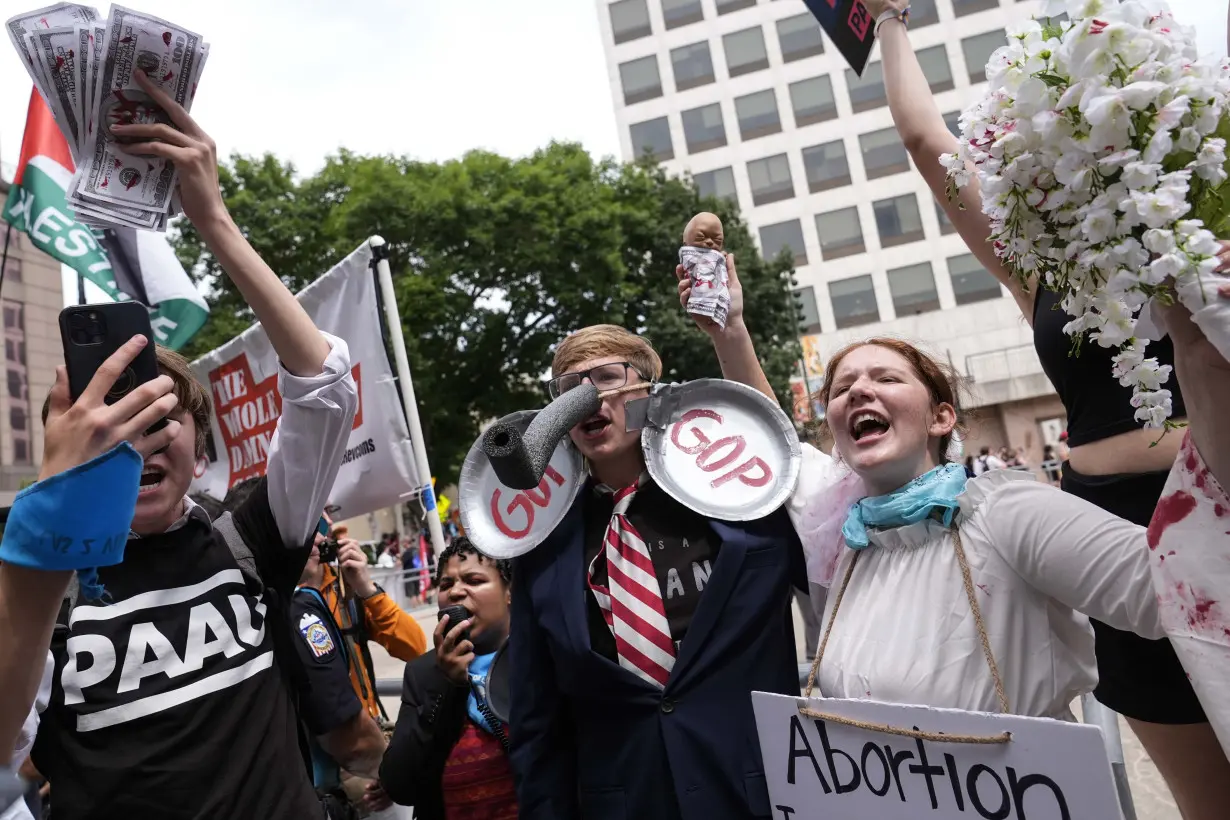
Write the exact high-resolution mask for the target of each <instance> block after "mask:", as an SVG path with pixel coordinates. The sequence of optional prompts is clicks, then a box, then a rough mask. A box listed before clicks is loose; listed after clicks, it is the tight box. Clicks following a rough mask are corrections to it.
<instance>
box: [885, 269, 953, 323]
mask: <svg viewBox="0 0 1230 820" xmlns="http://www.w3.org/2000/svg"><path fill="white" fill-rule="evenodd" d="M888 291H889V293H891V294H892V295H893V310H895V311H896V312H897V316H899V317H900V316H909V315H911V314H918V313H926V312H927V311H929V310H939V309H940V297H939V294H938V293H936V292H935V276H934V275H932V273H931V263H930V262H920V263H919V264H917V265H909V266H907V267H904V268H894V269H893V270H890V271H889V272H888Z"/></svg>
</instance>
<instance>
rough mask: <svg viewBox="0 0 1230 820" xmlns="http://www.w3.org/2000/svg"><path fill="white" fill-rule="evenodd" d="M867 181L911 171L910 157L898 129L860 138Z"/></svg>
mask: <svg viewBox="0 0 1230 820" xmlns="http://www.w3.org/2000/svg"><path fill="white" fill-rule="evenodd" d="M858 146H859V150H861V151H862V153H863V169H864V170H865V171H866V172H867V179H878V178H880V177H886V176H889V175H890V174H899V173H901V172H903V171H908V170H910V155H909V154H907V153H906V150H905V144H904V143H902V142H901V135H900V134H898V133H897V129H896V128H882V129H880V130H879V131H872V132H871V133H869V134H862V135H860V136H859V138H858Z"/></svg>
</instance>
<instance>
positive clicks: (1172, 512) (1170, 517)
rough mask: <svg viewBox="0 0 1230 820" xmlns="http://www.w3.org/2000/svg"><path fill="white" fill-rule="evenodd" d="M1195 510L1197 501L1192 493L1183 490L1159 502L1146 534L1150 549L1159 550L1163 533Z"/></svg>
mask: <svg viewBox="0 0 1230 820" xmlns="http://www.w3.org/2000/svg"><path fill="white" fill-rule="evenodd" d="M1194 509H1196V499H1195V498H1193V497H1192V494H1191V493H1188V492H1184V491H1183V490H1179V491H1178V492H1176V493H1174V494H1172V495H1168V496H1166V497H1165V498H1163V499H1162V500H1161V501H1158V502H1157V509H1156V510H1154V511H1153V519H1152V520H1151V521H1150V522H1149V529H1148V530H1147V531H1146V532H1145V538H1146V539H1147V540H1148V542H1149V549H1151V550H1155V549H1157V545H1158V544H1159V543H1160V542H1161V540H1162V533H1164V532H1166V529H1167V527H1169V526H1170V525H1171V524H1177V523H1178V522H1180V521H1182V520H1183V519H1184V518H1187V516H1189V515H1191V513H1192V510H1194Z"/></svg>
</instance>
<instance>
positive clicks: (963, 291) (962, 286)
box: [948, 253, 1004, 305]
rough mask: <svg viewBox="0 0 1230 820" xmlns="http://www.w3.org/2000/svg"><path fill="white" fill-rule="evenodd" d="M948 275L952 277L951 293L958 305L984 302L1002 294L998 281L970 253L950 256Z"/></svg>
mask: <svg viewBox="0 0 1230 820" xmlns="http://www.w3.org/2000/svg"><path fill="white" fill-rule="evenodd" d="M948 277H949V278H950V279H952V295H953V296H955V297H956V300H957V304H958V305H968V304H970V303H971V302H985V301H986V300H987V299H998V298H1000V297H1001V296H1003V295H1004V293H1003V291H1002V290H1000V288H999V282H997V281H996V280H995V277H994V276H992V275H991V274H990V273H989V272H988V271H987V269H986V268H984V267H983V266H982V263H981V262H979V261H978V260H977V259H976V258H975V257H974V255H973V254H972V253H966V254H962V255H961V256H950V257H949V258H948Z"/></svg>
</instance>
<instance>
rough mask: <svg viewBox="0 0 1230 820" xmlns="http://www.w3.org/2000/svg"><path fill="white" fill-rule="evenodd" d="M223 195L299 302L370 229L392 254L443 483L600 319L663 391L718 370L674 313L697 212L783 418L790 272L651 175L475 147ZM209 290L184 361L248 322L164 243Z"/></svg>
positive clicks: (236, 164) (188, 253) (279, 170)
mask: <svg viewBox="0 0 1230 820" xmlns="http://www.w3.org/2000/svg"><path fill="white" fill-rule="evenodd" d="M221 182H222V192H223V198H224V199H225V201H226V204H227V207H228V208H230V210H231V214H232V215H233V217H234V218H235V221H236V222H237V223H238V225H239V227H240V228H241V230H242V231H243V232H244V234H245V235H246V236H247V237H248V239H249V241H251V242H252V244H253V246H254V247H255V248H256V250H257V251H258V252H259V253H260V254H261V256H262V257H263V258H264V259H265V260H266V261H267V262H268V263H269V264H270V266H271V267H272V268H273V269H274V270H276V271H277V272H278V273H279V275H280V276H281V277H282V279H283V281H284V282H286V284H287V286H288V287H290V288H291V289H293V290H298V289H300V288H302V287H303V286H304V285H306V284H307V283H308V282H310V281H311V280H312V279H314V278H315V277H316V276H318V275H320V274H321V273H323V272H324V271H325V270H327V269H328V268H329V267H330V266H332V265H333V264H335V263H336V262H337V261H339V260H340V259H341V258H343V257H344V256H345V255H346V254H348V253H349V252H350V251H352V250H353V249H354V248H355V247H357V246H358V245H359V244H360V243H361V242H363V241H364V240H365V239H367V238H368V237H369V236H371V235H372V234H379V235H381V236H383V237H384V239H385V240H386V241H387V242H388V243H389V252H390V264H391V267H392V271H393V278H394V288H395V290H396V292H397V300H398V308H399V309H400V311H401V316H402V322H403V324H404V332H405V337H406V350H407V354H408V356H409V359H410V366H411V369H412V371H413V375H414V382H415V390H416V392H417V394H418V397H419V400H420V405H421V408H420V409H421V415H422V420H423V427H424V430H423V432H424V438H425V440H426V444H427V449H428V453H429V456H430V459H431V463H432V468H433V471H434V472H435V474H436V475H437V476H438V477H439V479H440V481H441V482H442V483H448V482H450V481H452V480H454V479H455V478H456V476H457V471H458V469H459V468H460V465H461V461H462V459H463V458H464V456H465V453H466V451H467V450H468V449H469V447H470V445H471V444H472V443H473V442H474V440H475V438H476V437H477V436H478V433H479V429H480V427H481V425H482V424H483V422H484V421H486V420H489V419H492V418H497V417H500V416H503V415H505V414H507V413H510V412H513V411H515V410H522V409H526V408H533V407H539V406H541V405H542V404H543V403H544V402H545V398H546V396H545V392H544V390H543V385H542V379H543V377H544V375H545V373H546V371H547V368H548V367H549V365H550V360H551V353H552V350H553V348H554V345H555V344H556V342H558V341H559V339H561V338H562V337H563V336H564V335H566V334H567V333H568V332H569V331H572V330H575V329H577V328H580V327H584V326H586V325H590V324H596V323H599V322H611V323H614V324H621V325H624V326H626V327H628V328H631V329H633V330H635V331H637V332H638V333H641V334H643V335H645V336H646V337H647V338H649V339H650V340H651V341H652V342H653V343H654V345H655V347H656V348H657V349H658V351H659V352H660V353H661V354H662V358H663V360H664V362H665V363H666V374H665V378H666V379H668V380H672V381H685V380H688V379H694V378H700V377H706V376H718V375H720V371H719V368H718V364H717V359H716V357H715V356H714V354H713V351H712V348H711V346H710V344H709V341H708V338H707V337H705V336H704V334H702V333H700V332H699V331H698V330H696V328H695V327H694V326H693V324H692V322H691V320H690V319H689V318H687V316H686V315H685V314H684V312H683V311H682V309H681V308H680V307H679V303H678V298H677V296H676V290H675V279H674V274H673V272H674V269H675V265H676V261H677V255H678V249H679V244H680V237H681V235H682V233H683V227H684V225H685V224H686V223H687V221H688V219H689V218H690V217H691V216H692V214H694V213H696V212H697V211H700V210H706V209H708V210H713V211H714V212H715V213H717V214H718V215H719V216H721V217H722V220H723V223H724V225H725V228H726V244H727V248H728V250H730V251H731V252H732V253H734V254H735V255H736V257H737V259H738V269H739V277H740V281H741V282H742V283H743V287H744V291H745V293H746V301H747V317H748V325H749V326H750V327H751V330H752V334H753V337H754V338H755V341H756V346H757V349H758V351H759V353H760V355H761V359H762V361H763V362H764V366H765V370H766V372H767V373H768V375H769V379H770V381H771V382H772V384H773V385H774V387H775V389H776V391H777V393H778V397H779V400H781V401H782V403H783V406H785V407H787V408H789V407H790V403H789V401H790V398H789V377H790V373H791V369H792V367H793V365H794V362H796V361H797V359H798V356H799V351H798V346H797V340H796V334H795V330H794V328H793V320H792V312H791V308H790V304H789V298H790V297H789V274H790V262H789V260H788V259H786V258H782V259H780V260H775V261H773V262H766V261H765V260H762V259H761V258H760V256H759V254H758V253H757V252H756V249H755V246H754V245H753V243H752V239H751V236H750V235H749V233H748V231H747V227H746V225H745V224H744V223H743V221H742V219H741V218H740V217H739V215H738V213H737V212H735V210H734V209H733V208H732V206H730V205H729V204H727V203H725V202H719V201H716V200H711V201H702V200H701V199H700V198H699V196H698V195H697V193H696V190H695V187H694V186H693V185H692V184H691V182H690V181H688V180H680V179H675V178H670V177H668V176H666V175H665V174H664V173H663V172H662V171H661V170H660V169H659V168H656V167H653V166H651V165H649V164H646V163H641V164H634V165H621V164H618V163H615V162H613V161H611V160H605V161H600V162H595V161H594V160H593V159H592V158H591V157H590V156H589V155H588V154H587V153H586V152H585V151H584V150H582V149H581V148H580V147H579V146H577V145H566V144H552V145H550V146H548V147H547V148H545V149H542V150H540V151H538V152H536V153H534V154H533V155H531V156H528V157H525V158H522V159H508V158H505V157H501V156H498V155H495V154H491V153H485V152H472V153H470V154H467V155H466V156H465V157H463V158H462V159H459V160H454V161H450V162H444V163H424V162H416V161H413V160H409V159H405V158H400V157H364V156H357V155H354V154H350V153H347V152H342V153H340V154H339V155H338V156H335V157H331V158H329V160H328V161H327V162H326V164H325V166H324V167H323V168H322V169H321V170H320V171H319V172H318V173H316V174H314V175H312V176H310V177H305V178H302V179H300V178H298V177H297V176H296V174H295V170H294V168H293V167H292V166H290V165H287V164H284V163H281V162H279V161H278V160H277V159H275V158H274V157H272V156H269V155H266V156H264V157H259V158H247V157H241V156H234V157H232V158H231V160H230V162H229V164H227V165H225V166H223V168H222V169H221ZM174 242H175V245H176V249H177V251H178V253H179V255H180V258H181V260H182V261H183V262H184V264H185V266H186V267H188V269H189V270H192V271H193V275H194V276H196V277H198V278H204V279H208V280H209V281H210V282H211V284H212V290H213V292H212V294H211V296H210V306H211V309H212V312H211V318H210V322H209V324H208V325H206V327H205V328H204V329H203V330H202V331H201V333H200V334H199V335H198V337H197V338H196V339H194V341H193V344H192V346H191V348H190V350H188V351H187V353H188V354H189V355H196V354H200V353H203V352H205V351H207V350H209V349H212V348H213V347H216V346H217V345H219V344H221V343H223V342H225V341H226V340H227V339H229V338H231V337H232V336H234V335H235V334H236V333H238V332H239V331H241V330H242V329H243V328H244V327H246V326H247V325H248V324H249V323H250V322H251V318H252V317H251V313H250V312H249V311H248V310H247V307H246V305H245V304H244V303H243V300H242V297H240V295H239V294H238V293H237V292H236V291H235V289H234V288H233V287H231V285H230V282H229V281H228V280H227V279H226V277H225V276H224V275H223V274H222V273H221V270H220V269H219V268H218V266H217V262H216V260H214V259H213V258H212V257H211V255H210V254H209V253H208V252H207V251H206V250H205V248H204V247H203V245H202V243H201V242H200V238H199V236H198V235H197V234H196V232H195V230H194V229H193V228H192V227H191V225H186V224H185V225H184V226H183V229H182V232H181V235H180V236H179V237H177V238H176V239H175V240H174Z"/></svg>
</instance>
